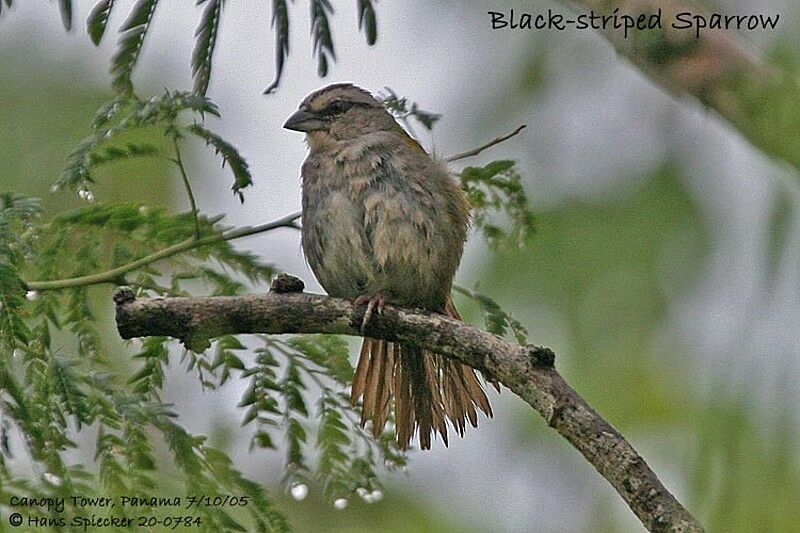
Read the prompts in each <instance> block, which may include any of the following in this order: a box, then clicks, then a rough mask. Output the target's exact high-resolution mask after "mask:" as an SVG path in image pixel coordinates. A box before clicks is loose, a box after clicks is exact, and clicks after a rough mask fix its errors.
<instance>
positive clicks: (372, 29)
mask: <svg viewBox="0 0 800 533" xmlns="http://www.w3.org/2000/svg"><path fill="white" fill-rule="evenodd" d="M358 29H360V30H363V31H364V35H366V37H367V44H368V45H370V46H372V45H373V44H375V42H376V41H377V40H378V23H377V20H376V18H375V7H374V6H373V5H372V2H371V0H358Z"/></svg>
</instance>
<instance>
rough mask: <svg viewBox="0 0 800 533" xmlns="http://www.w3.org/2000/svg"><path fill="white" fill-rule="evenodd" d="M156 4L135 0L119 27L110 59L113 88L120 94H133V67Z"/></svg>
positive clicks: (150, 1) (151, 0) (150, 0)
mask: <svg viewBox="0 0 800 533" xmlns="http://www.w3.org/2000/svg"><path fill="white" fill-rule="evenodd" d="M157 6H158V0H136V3H135V4H134V5H133V7H132V8H131V12H130V14H129V15H128V18H127V20H125V22H124V23H123V24H122V26H121V27H120V29H119V32H120V34H121V35H120V39H119V42H118V43H117V51H116V52H115V54H114V57H113V58H112V59H111V76H112V85H113V87H114V89H115V90H116V91H117V92H118V93H120V94H121V95H126V96H130V95H132V94H133V81H132V80H131V76H132V75H133V68H134V67H135V66H136V62H137V61H138V60H139V55H140V54H141V52H142V45H143V44H144V38H145V37H146V36H147V31H148V30H149V29H150V24H151V23H152V22H153V16H154V15H155V12H156V7H157Z"/></svg>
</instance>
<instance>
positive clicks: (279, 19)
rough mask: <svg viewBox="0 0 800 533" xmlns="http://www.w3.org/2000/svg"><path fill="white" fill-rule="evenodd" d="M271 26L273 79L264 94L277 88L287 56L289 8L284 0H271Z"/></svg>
mask: <svg viewBox="0 0 800 533" xmlns="http://www.w3.org/2000/svg"><path fill="white" fill-rule="evenodd" d="M271 24H272V27H273V28H274V29H275V79H274V80H272V83H271V84H270V85H269V87H267V88H266V90H264V94H269V93H271V92H272V91H274V90H275V89H277V88H278V84H279V83H280V81H281V76H282V75H283V66H284V63H285V62H286V58H287V57H289V9H288V6H287V4H286V0H273V1H272V23H271Z"/></svg>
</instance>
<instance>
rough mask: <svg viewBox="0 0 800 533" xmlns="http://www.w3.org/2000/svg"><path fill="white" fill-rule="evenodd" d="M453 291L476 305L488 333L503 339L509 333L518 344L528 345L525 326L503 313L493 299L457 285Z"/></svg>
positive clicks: (505, 312) (508, 314)
mask: <svg viewBox="0 0 800 533" xmlns="http://www.w3.org/2000/svg"><path fill="white" fill-rule="evenodd" d="M453 290H454V291H456V292H458V293H460V294H463V295H464V296H466V297H468V298H470V299H471V300H472V301H473V302H475V303H476V304H478V307H479V308H480V310H481V314H482V315H483V321H484V323H485V324H486V329H487V330H488V331H490V332H492V333H494V334H495V335H499V336H501V337H505V336H506V335H507V334H508V333H509V331H510V332H511V333H512V334H513V335H514V339H516V341H517V342H518V343H519V344H527V343H528V330H527V329H525V326H523V325H522V323H521V322H520V321H519V320H517V319H516V318H514V317H513V316H511V314H510V313H508V312H507V311H505V310H504V309H503V308H502V307H501V306H500V304H498V303H497V302H496V301H495V300H494V299H492V298H491V297H489V296H487V295H485V294H481V293H479V292H476V291H473V290H469V289H467V288H465V287H459V286H458V285H454V286H453Z"/></svg>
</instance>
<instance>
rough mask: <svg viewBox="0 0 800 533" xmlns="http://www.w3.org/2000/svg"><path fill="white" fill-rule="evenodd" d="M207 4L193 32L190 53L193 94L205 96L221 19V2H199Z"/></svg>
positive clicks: (210, 0) (202, 0) (209, 0)
mask: <svg viewBox="0 0 800 533" xmlns="http://www.w3.org/2000/svg"><path fill="white" fill-rule="evenodd" d="M203 3H207V5H206V8H205V10H204V11H203V16H202V18H201V19H200V25H199V26H197V30H195V33H194V34H195V45H194V51H193V52H192V76H194V92H195V93H196V94H199V95H202V96H205V94H206V92H207V91H208V83H209V81H211V59H212V57H213V55H214V48H215V46H216V44H217V34H218V33H219V23H220V19H221V17H222V7H223V5H224V1H223V0H200V1H199V2H198V5H199V4H203Z"/></svg>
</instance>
